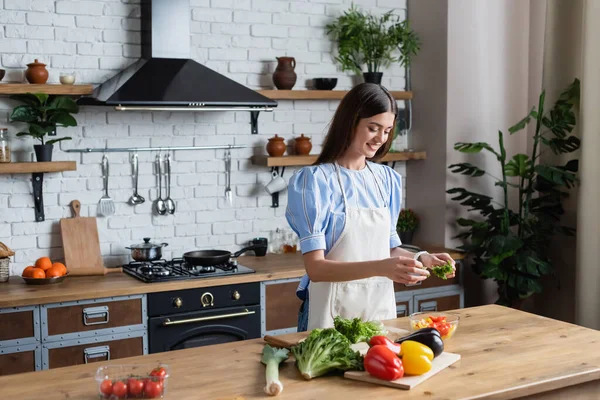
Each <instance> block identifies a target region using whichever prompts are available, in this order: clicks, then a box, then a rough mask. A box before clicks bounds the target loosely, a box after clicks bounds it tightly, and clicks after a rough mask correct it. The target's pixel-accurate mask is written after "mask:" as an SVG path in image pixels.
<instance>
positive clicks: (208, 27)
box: [0, 0, 406, 274]
mask: <svg viewBox="0 0 600 400" xmlns="http://www.w3.org/2000/svg"><path fill="white" fill-rule="evenodd" d="M354 2H355V3H357V4H360V5H361V6H362V7H364V8H365V9H368V10H370V11H373V12H375V13H382V12H385V11H387V10H389V9H390V8H395V9H397V10H399V12H401V13H403V9H404V8H405V7H406V1H405V0H360V1H356V0H355V1H354ZM136 3H138V2H137V1H130V2H126V3H125V2H119V1H109V0H104V1H103V0H89V1H87V0H85V1H83V0H71V1H67V0H56V1H54V0H0V56H1V57H0V67H2V68H5V69H6V70H7V74H6V77H5V78H4V80H3V82H22V81H23V72H24V70H25V68H26V66H25V65H26V64H27V63H29V62H32V61H33V59H34V58H37V59H38V60H39V61H41V62H45V63H46V64H48V69H49V72H50V78H49V82H50V83H57V82H58V78H59V74H60V73H61V72H62V71H75V73H76V75H77V83H93V84H97V83H101V82H103V81H104V80H105V79H107V78H109V77H111V76H112V75H114V74H115V73H116V72H118V70H120V69H122V68H124V67H126V66H127V65H129V64H131V63H132V62H134V61H136V60H137V59H138V57H139V55H140V51H141V48H140V46H139V44H140V35H139V29H140V21H139V17H140V10H139V4H136ZM350 4H351V0H311V1H299V0H293V1H292V0H291V1H285V0H190V5H191V12H190V19H191V32H190V40H191V44H192V48H193V51H192V58H194V59H195V60H196V61H198V62H201V63H205V64H206V65H207V66H208V67H209V68H213V69H215V70H217V71H219V72H220V73H222V74H225V75H227V76H228V77H230V78H232V79H234V80H236V81H238V82H240V83H242V84H245V85H247V86H249V87H251V88H254V89H258V88H266V89H273V88H274V87H273V84H272V78H271V76H272V73H273V71H274V69H275V67H276V63H277V62H276V59H275V57H278V56H293V57H295V58H296V62H297V67H296V73H297V75H298V79H297V83H296V86H295V88H294V89H304V88H306V87H307V85H308V84H309V82H310V80H311V79H312V78H314V77H319V76H331V77H338V86H337V89H348V88H350V87H352V85H353V82H354V81H355V80H353V79H354V78H353V77H351V76H350V75H348V74H346V73H342V72H340V71H339V70H338V69H337V67H336V66H335V65H334V63H333V61H332V55H331V54H330V51H331V49H332V48H333V45H332V43H331V42H330V41H329V39H327V38H326V35H325V30H324V26H325V25H326V24H327V23H328V22H330V21H331V20H332V18H333V17H334V16H336V15H339V12H340V10H345V9H347V8H349V7H350ZM383 83H384V85H386V86H387V87H389V88H393V89H396V90H401V89H403V87H404V71H403V69H402V68H399V67H397V66H396V67H391V68H390V69H388V70H386V71H384V82H383ZM15 105H16V103H15V102H13V101H11V100H8V99H7V98H6V97H2V98H0V126H6V127H8V129H9V133H10V134H11V139H12V144H13V150H14V153H13V157H14V158H15V159H16V160H17V161H30V160H31V159H32V151H31V149H32V144H33V142H32V141H31V140H30V139H28V138H16V137H14V133H16V132H18V130H17V129H18V126H16V125H14V124H12V123H10V122H9V120H8V115H9V114H10V111H11V110H12V108H13V107H14V106H15ZM337 105H338V102H337V101H280V102H279V106H278V107H277V109H276V110H275V112H274V113H261V115H260V117H259V135H256V136H255V135H250V126H249V115H248V113H246V112H238V113H234V112H225V113H220V112H214V113H198V114H191V113H167V112H157V113H119V112H115V111H112V110H111V109H108V108H95V107H82V108H81V110H80V113H79V114H78V115H76V118H77V121H78V126H77V127H75V128H69V129H63V130H60V134H61V135H66V134H68V135H70V136H72V137H73V141H71V142H69V141H67V142H63V143H62V144H61V145H60V149H62V150H66V149H70V148H85V147H104V146H105V145H108V146H110V147H124V146H169V145H173V146H175V145H177V146H183V145H197V146H200V145H215V144H241V145H246V146H250V147H249V148H247V149H238V150H233V151H232V157H233V162H232V169H233V174H232V177H231V182H232V186H233V192H234V204H233V206H229V205H228V204H227V203H226V202H225V200H224V198H223V193H224V190H225V176H224V162H223V151H214V150H209V151H194V152H189V151H188V152H186V151H178V152H175V154H174V156H173V167H172V169H173V176H172V185H173V188H172V190H171V196H172V198H173V199H174V200H175V202H176V205H177V211H176V213H175V215H167V216H158V215H154V214H153V208H152V205H153V201H154V200H155V199H156V197H157V189H156V177H155V174H154V165H153V161H154V157H155V154H150V153H140V154H139V158H140V177H139V192H140V194H141V195H142V196H144V197H145V198H146V203H144V204H142V205H139V206H136V207H133V206H130V205H129V204H127V200H128V199H129V197H130V196H131V192H132V189H131V188H132V181H131V177H130V173H131V167H130V165H129V163H128V160H129V158H128V154H124V153H111V154H109V160H110V163H111V164H110V167H111V168H110V170H111V177H110V183H109V185H110V192H109V193H110V195H111V197H112V198H113V199H114V201H115V203H116V215H115V216H113V217H110V218H102V217H98V229H99V234H100V242H101V250H102V252H103V256H104V259H105V264H106V265H109V266H115V265H120V264H123V263H125V262H127V261H129V251H128V250H127V249H125V248H124V247H125V246H127V245H130V244H133V243H139V242H141V241H142V237H145V236H150V237H152V240H153V241H155V242H167V243H169V246H168V247H166V248H165V249H164V256H165V257H167V258H168V257H177V256H180V255H181V253H182V252H184V251H187V250H191V249H194V248H199V249H202V248H204V249H208V248H213V249H214V248H222V249H227V250H238V249H240V248H241V247H242V246H244V245H246V244H247V242H248V240H250V239H251V238H253V237H255V236H267V237H269V235H270V234H271V233H272V231H274V230H275V229H277V228H278V227H284V228H287V223H286V221H285V217H284V211H285V206H286V203H287V196H286V194H285V193H283V194H282V195H281V196H280V207H279V208H278V209H273V208H271V207H270V205H271V198H270V196H268V195H267V194H266V192H265V191H264V185H265V184H266V183H267V182H269V180H270V178H271V176H270V173H269V171H268V169H267V168H263V167H258V166H254V165H252V164H251V162H250V161H249V158H250V156H251V155H253V154H264V153H265V150H264V147H265V145H266V143H267V139H268V138H269V137H271V136H273V134H278V135H280V136H283V137H284V138H285V139H286V142H288V143H289V144H290V145H291V144H292V143H293V141H292V140H291V139H293V137H295V136H298V135H299V134H301V133H304V134H305V135H308V136H310V137H312V141H313V153H317V152H318V151H319V150H320V148H321V143H322V141H323V137H324V133H325V131H326V126H327V124H328V122H329V121H330V119H331V117H332V116H333V113H334V111H335V109H336V107H337ZM290 148H291V147H290ZM101 157H102V155H101V154H99V153H94V154H83V155H80V154H72V153H65V152H63V151H60V150H59V149H56V148H55V151H54V159H55V160H74V161H77V171H71V172H63V173H51V174H46V175H45V176H44V203H45V213H46V221H44V222H40V223H36V222H34V211H33V207H32V206H33V198H32V196H31V192H32V189H31V177H30V176H27V175H0V241H2V242H4V243H6V244H7V245H8V246H9V247H12V248H13V249H14V250H15V251H16V252H17V254H16V256H15V257H14V258H13V260H12V261H13V262H12V263H11V272H12V273H13V274H20V272H21V271H22V269H23V268H25V267H26V266H27V265H30V264H31V263H33V262H34V261H35V259H36V258H38V257H41V256H50V257H53V258H56V259H61V258H62V257H63V253H62V247H61V246H62V242H61V238H60V226H59V220H60V218H63V217H69V216H70V210H69V207H68V204H69V202H70V201H71V200H73V199H78V200H79V201H80V202H81V204H82V215H84V216H88V215H96V211H97V203H98V200H99V199H100V197H101V196H102V179H101V176H100V171H101V169H100V160H101ZM396 169H397V170H398V171H399V172H400V173H401V174H404V165H402V164H400V165H397V166H396ZM295 170H296V169H295V168H287V169H286V172H285V176H284V177H285V178H289V177H290V176H291V174H292V173H293V172H294V171H295Z"/></svg>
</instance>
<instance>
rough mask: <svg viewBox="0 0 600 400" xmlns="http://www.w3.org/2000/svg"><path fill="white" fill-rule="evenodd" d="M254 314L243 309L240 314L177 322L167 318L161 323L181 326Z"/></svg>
mask: <svg viewBox="0 0 600 400" xmlns="http://www.w3.org/2000/svg"><path fill="white" fill-rule="evenodd" d="M252 314H256V311H249V310H248V309H245V310H244V311H242V312H238V313H232V314H223V315H212V316H210V317H199V318H190V319H180V320H177V321H171V320H170V319H169V318H167V319H165V320H164V321H163V323H162V324H163V326H169V325H181V324H189V323H192V322H203V321H214V320H216V319H225V318H235V317H245V316H246V315H252Z"/></svg>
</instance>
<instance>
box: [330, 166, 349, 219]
mask: <svg viewBox="0 0 600 400" xmlns="http://www.w3.org/2000/svg"><path fill="white" fill-rule="evenodd" d="M333 166H334V167H335V173H336V175H337V180H338V183H339V184H340V190H341V191H342V198H343V199H344V210H347V209H348V202H347V201H346V192H345V191H344V185H342V178H341V177H340V170H339V167H338V164H337V162H335V163H333Z"/></svg>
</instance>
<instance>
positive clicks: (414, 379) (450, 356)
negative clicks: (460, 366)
mask: <svg viewBox="0 0 600 400" xmlns="http://www.w3.org/2000/svg"><path fill="white" fill-rule="evenodd" d="M458 360H460V354H456V353H447V352H443V353H442V354H440V355H439V356H438V357H436V358H434V359H433V361H432V363H431V370H430V371H429V372H427V373H426V374H423V375H417V376H403V377H402V378H400V379H396V380H395V381H384V380H381V379H377V378H375V377H373V376H372V375H370V374H369V373H368V372H366V371H346V372H344V378H348V379H352V380H355V381H362V382H368V383H374V384H376V385H383V386H389V387H393V388H397V389H404V390H410V389H413V388H414V387H415V386H417V385H419V384H421V383H423V382H425V381H426V380H427V379H429V378H431V377H432V376H434V375H435V374H437V373H438V372H440V371H442V370H444V369H445V368H448V367H449V366H450V365H452V364H454V363H455V362H457V361H458Z"/></svg>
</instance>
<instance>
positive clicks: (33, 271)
mask: <svg viewBox="0 0 600 400" xmlns="http://www.w3.org/2000/svg"><path fill="white" fill-rule="evenodd" d="M67 275H68V271H67V267H65V264H63V263H60V262H54V263H53V262H52V260H50V258H48V257H41V258H38V259H37V260H36V261H35V265H30V266H29V267H27V268H25V269H24V270H23V273H22V274H21V278H23V280H24V281H25V283H27V284H29V285H48V284H51V283H59V282H62V281H63V280H64V279H65V278H66V277H67Z"/></svg>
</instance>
